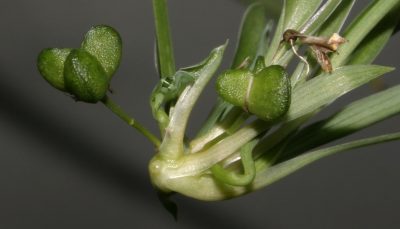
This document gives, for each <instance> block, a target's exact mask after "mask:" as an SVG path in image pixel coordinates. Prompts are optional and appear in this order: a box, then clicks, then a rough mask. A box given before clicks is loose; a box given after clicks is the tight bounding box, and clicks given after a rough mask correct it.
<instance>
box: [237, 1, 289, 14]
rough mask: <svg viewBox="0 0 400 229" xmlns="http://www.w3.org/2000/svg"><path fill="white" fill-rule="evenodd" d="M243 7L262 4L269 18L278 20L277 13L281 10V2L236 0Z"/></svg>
mask: <svg viewBox="0 0 400 229" xmlns="http://www.w3.org/2000/svg"><path fill="white" fill-rule="evenodd" d="M237 1H239V2H241V3H243V4H245V5H250V4H253V3H262V4H264V5H265V8H266V10H267V14H268V16H269V17H272V18H275V17H276V18H278V17H279V13H280V12H281V10H282V5H283V0H274V1H271V0H237Z"/></svg>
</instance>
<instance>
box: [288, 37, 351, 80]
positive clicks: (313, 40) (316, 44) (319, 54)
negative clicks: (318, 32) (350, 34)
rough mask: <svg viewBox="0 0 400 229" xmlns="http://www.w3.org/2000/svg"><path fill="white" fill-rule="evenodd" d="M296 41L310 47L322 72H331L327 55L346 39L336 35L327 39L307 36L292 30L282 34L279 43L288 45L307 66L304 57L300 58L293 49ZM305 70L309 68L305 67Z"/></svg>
mask: <svg viewBox="0 0 400 229" xmlns="http://www.w3.org/2000/svg"><path fill="white" fill-rule="evenodd" d="M297 40H298V41H299V42H300V43H302V44H306V45H309V46H310V48H311V51H312V53H313V54H314V56H315V58H316V59H317V61H318V63H319V64H320V65H321V68H322V70H324V71H325V72H332V64H331V61H330V59H329V57H328V53H331V52H336V51H337V49H338V47H339V45H341V44H343V43H345V42H346V39H345V38H343V37H341V36H340V35H339V34H337V33H334V34H333V35H332V36H330V37H328V38H327V37H317V36H308V35H305V34H302V33H300V32H298V31H296V30H293V29H288V30H286V31H285V32H284V33H283V39H282V41H281V43H282V42H287V43H290V45H291V46H292V49H293V52H294V53H295V55H296V56H298V57H299V58H300V59H301V60H302V61H303V62H305V63H306V64H307V65H308V62H307V61H306V60H305V59H304V57H302V56H300V55H299V54H298V53H297V52H296V50H295V49H294V42H295V41H297ZM307 68H309V67H308V66H307Z"/></svg>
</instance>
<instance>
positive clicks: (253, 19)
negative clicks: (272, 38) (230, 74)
mask: <svg viewBox="0 0 400 229" xmlns="http://www.w3.org/2000/svg"><path fill="white" fill-rule="evenodd" d="M267 22H268V20H267V15H266V10H265V7H264V5H263V4H260V3H256V4H252V5H250V6H249V7H248V8H247V10H246V12H245V13H244V15H243V19H242V25H241V29H240V33H239V42H238V45H237V48H236V54H235V57H234V60H233V63H232V69H234V68H237V67H238V66H240V64H242V63H243V61H244V60H245V59H246V58H249V61H250V63H251V62H253V61H254V60H255V59H256V55H257V51H258V49H259V45H260V42H262V40H263V39H265V36H264V35H265V34H264V33H265V28H266V25H267Z"/></svg>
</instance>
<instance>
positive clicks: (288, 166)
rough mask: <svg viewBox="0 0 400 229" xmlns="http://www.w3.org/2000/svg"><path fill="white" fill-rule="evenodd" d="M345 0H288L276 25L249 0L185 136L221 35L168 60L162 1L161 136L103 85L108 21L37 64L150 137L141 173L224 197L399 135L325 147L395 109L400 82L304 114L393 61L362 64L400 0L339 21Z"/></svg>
mask: <svg viewBox="0 0 400 229" xmlns="http://www.w3.org/2000/svg"><path fill="white" fill-rule="evenodd" d="M354 2H355V0H328V1H322V0H296V1H291V0H285V1H283V6H282V10H281V13H280V16H279V20H277V23H274V22H275V21H276V20H273V19H269V17H268V16H269V15H268V13H269V12H270V8H269V7H268V6H269V5H270V4H269V3H268V1H260V2H254V3H251V4H249V6H248V8H247V10H246V12H245V14H244V16H243V19H242V24H241V28H240V33H239V39H238V43H237V45H236V54H235V56H234V58H233V60H232V65H231V67H230V69H226V70H224V71H223V73H221V74H220V76H218V79H217V85H216V87H215V88H216V90H217V92H218V94H219V95H220V97H219V98H218V99H217V101H215V105H214V107H213V109H212V111H211V113H210V114H209V115H208V118H207V119H206V121H205V122H204V123H203V125H202V127H201V129H200V130H199V132H198V133H197V135H196V136H195V137H194V138H193V139H190V138H188V137H187V136H186V128H187V126H188V121H189V117H190V115H191V112H192V110H193V107H194V106H195V104H196V102H197V100H198V99H199V96H200V94H201V93H202V91H203V90H204V88H205V87H206V85H207V84H208V83H209V81H210V79H211V78H212V77H213V76H216V74H217V71H218V70H219V66H220V64H221V61H222V59H223V55H224V50H225V48H226V46H227V45H228V42H226V43H224V44H222V45H220V46H218V47H216V48H215V49H213V50H211V52H210V54H209V56H208V57H206V58H205V59H204V60H203V61H201V62H200V63H199V64H196V65H193V66H189V67H185V68H181V69H178V70H177V69H176V66H175V61H174V54H173V46H172V41H171V34H170V29H169V28H170V27H169V22H168V11H167V3H166V0H153V9H154V16H155V17H154V18H155V28H156V60H157V61H156V62H157V63H156V65H157V69H158V72H159V76H160V80H159V83H158V84H157V85H156V87H155V89H154V91H153V93H152V94H151V96H150V105H151V108H152V113H153V116H154V119H155V120H156V121H157V123H158V126H159V130H160V136H161V137H160V138H159V137H157V134H153V133H151V132H150V131H148V130H147V129H146V128H145V127H143V126H142V125H141V124H139V123H138V122H137V121H136V120H135V119H133V118H131V117H130V116H129V115H128V114H126V113H125V112H124V111H123V110H122V109H121V107H119V106H118V105H116V104H115V103H114V102H113V101H112V100H111V98H110V97H109V96H107V95H106V93H107V88H108V85H109V83H110V80H111V77H112V75H113V73H114V71H115V69H116V68H117V67H118V64H119V60H120V56H121V53H120V52H121V39H120V38H119V35H118V33H117V32H116V31H115V30H113V29H112V28H110V27H107V26H97V27H93V28H92V29H91V30H90V31H89V32H88V34H87V35H86V36H85V39H84V41H83V43H82V46H81V47H80V48H78V49H46V50H44V51H43V52H42V53H41V55H40V56H39V61H38V66H39V70H40V71H41V73H42V75H43V76H44V77H45V79H46V80H47V81H49V82H50V83H51V84H52V85H53V86H55V87H56V88H58V89H60V90H62V91H66V92H68V93H70V94H72V96H73V97H74V98H75V99H77V100H80V101H84V102H91V103H95V102H102V103H104V104H105V105H106V107H107V108H109V109H110V110H111V111H113V112H114V113H115V114H116V115H117V116H119V117H120V118H122V119H123V120H124V121H126V122H127V123H128V125H131V126H132V127H134V128H136V129H138V130H139V131H140V132H141V133H142V134H144V136H145V137H147V138H148V139H149V140H150V141H151V142H152V143H153V144H154V146H155V152H156V153H155V155H154V157H153V159H152V160H151V161H150V163H149V173H150V177H151V181H152V183H153V185H154V187H155V188H156V189H158V190H160V191H161V192H163V193H167V194H168V193H180V194H183V195H185V196H189V197H192V198H196V199H199V200H205V201H216V200H224V199H229V198H233V197H238V196H241V195H244V194H246V193H249V192H253V191H255V190H257V189H260V188H263V187H265V186H267V185H270V184H271V183H273V182H275V181H277V180H279V179H281V178H283V177H285V176H287V175H289V174H291V173H293V172H295V171H297V170H299V169H301V168H302V167H304V166H306V165H308V164H310V163H312V162H314V161H316V160H319V159H321V158H324V157H326V156H329V155H332V154H335V153H339V152H344V151H348V150H351V149H354V148H358V147H365V146H369V145H372V144H378V143H383V142H387V141H393V140H398V139H400V132H397V133H387V134H384V135H379V136H373V137H370V138H365V139H359V140H356V141H350V142H346V143H340V144H337V145H330V146H325V144H327V143H329V142H331V141H334V140H337V139H340V138H343V137H345V136H348V135H350V134H352V133H355V132H357V131H360V130H362V129H364V128H366V127H368V126H371V125H373V124H375V123H377V122H380V121H382V120H385V119H387V118H389V117H392V116H394V115H397V114H398V113H399V112H400V86H394V87H391V88H388V89H386V90H383V91H380V92H377V93H375V94H372V95H369V96H367V97H365V98H361V99H359V100H356V101H354V102H351V103H350V104H347V105H346V106H345V107H343V108H342V109H341V110H339V111H338V112H336V113H334V114H331V115H330V116H329V117H327V118H325V119H323V120H319V121H317V122H315V121H314V122H313V121H312V120H313V119H312V118H313V117H314V116H315V115H317V114H318V113H319V112H321V111H322V110H323V109H325V108H326V107H328V106H329V105H330V104H331V103H332V102H334V101H335V100H336V99H338V98H340V97H341V96H342V95H344V94H346V93H348V92H350V91H352V90H354V89H356V88H358V87H360V86H362V85H364V84H367V83H368V82H370V81H372V80H374V79H377V78H378V77H380V76H382V75H383V74H385V73H387V72H390V71H393V70H394V69H393V68H392V67H387V66H379V65H373V64H371V63H372V62H373V61H374V59H375V57H376V56H377V55H378V54H379V53H380V52H381V50H382V48H383V47H384V46H385V44H386V43H387V42H388V40H389V39H390V37H391V36H392V34H394V33H395V32H396V30H397V29H396V27H397V26H398V22H399V16H400V15H399V14H398V12H399V10H400V1H399V0H385V1H371V2H370V4H369V5H367V6H366V7H365V8H364V10H363V11H362V12H361V13H360V14H359V15H358V16H357V17H355V19H354V20H353V21H351V22H350V23H349V25H348V26H347V27H346V28H342V27H343V25H344V23H345V21H346V19H347V18H348V16H349V14H350V11H351V9H352V7H353V5H354ZM288 32H292V33H291V36H289V38H285V37H284V34H288ZM339 34H340V35H339ZM337 38H340V39H339V41H340V42H338V40H337ZM307 39H308V40H307ZM310 39H311V41H310ZM316 41H318V42H319V43H318V42H316ZM321 42H322V43H321ZM289 64H290V65H291V66H295V67H294V68H293V70H289V67H288V66H289ZM310 120H311V121H310Z"/></svg>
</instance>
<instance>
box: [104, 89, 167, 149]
mask: <svg viewBox="0 0 400 229" xmlns="http://www.w3.org/2000/svg"><path fill="white" fill-rule="evenodd" d="M101 102H102V103H103V104H104V105H105V106H106V107H107V108H108V109H110V110H111V111H112V112H113V113H114V114H116V115H117V116H118V117H120V118H121V119H122V120H124V121H125V122H126V123H128V125H130V126H132V127H133V128H135V129H136V130H138V131H139V132H140V133H141V134H143V135H144V136H145V137H146V138H147V139H149V140H150V141H151V142H152V143H153V144H154V145H155V146H156V147H159V146H160V144H161V142H160V140H159V139H158V138H157V137H156V136H154V135H153V134H152V133H151V132H150V131H149V130H147V129H146V128H145V127H144V126H143V125H142V124H140V123H139V122H137V121H136V120H135V119H133V118H132V117H130V116H129V115H128V114H127V113H125V111H123V110H122V109H121V107H120V106H119V105H117V104H116V103H114V102H113V101H112V100H111V99H110V98H109V97H108V96H106V97H105V98H104V99H103V100H102V101H101Z"/></svg>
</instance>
